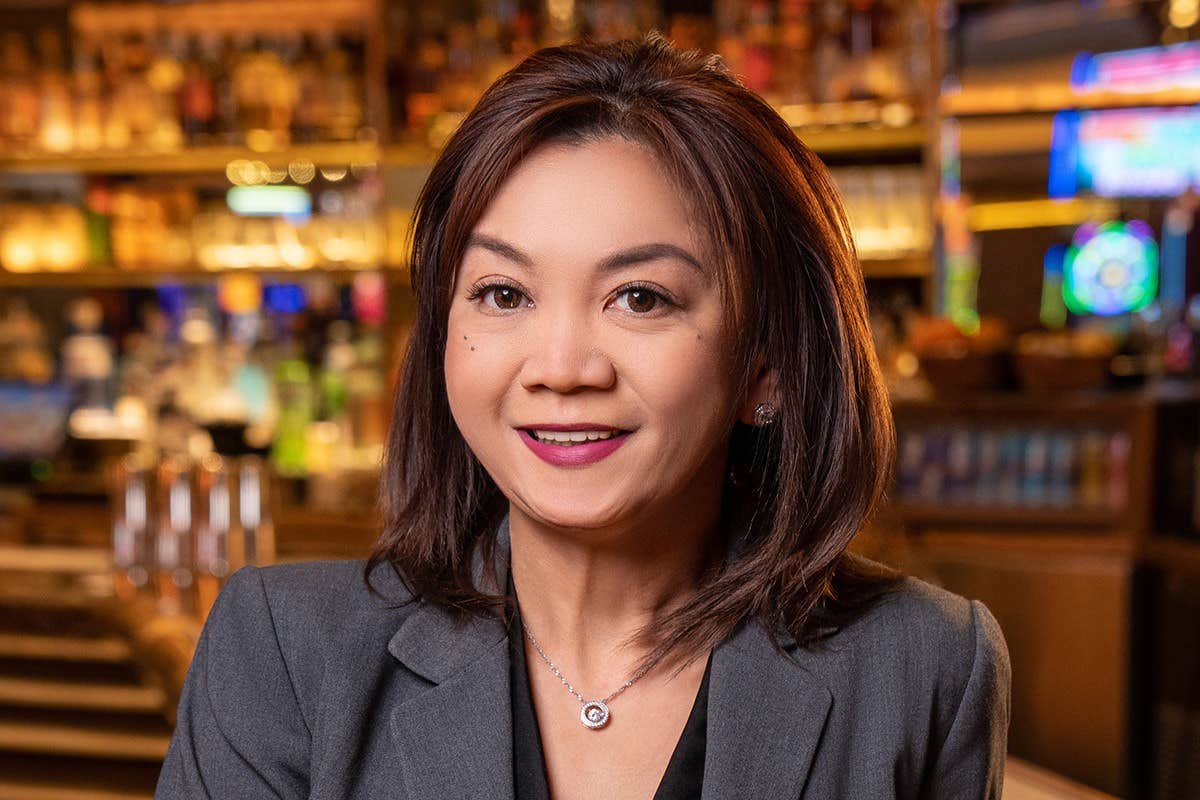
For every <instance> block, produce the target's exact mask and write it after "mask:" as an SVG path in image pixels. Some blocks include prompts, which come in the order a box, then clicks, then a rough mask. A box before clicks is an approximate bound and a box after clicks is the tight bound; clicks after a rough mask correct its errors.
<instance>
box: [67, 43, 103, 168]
mask: <svg viewBox="0 0 1200 800" xmlns="http://www.w3.org/2000/svg"><path fill="white" fill-rule="evenodd" d="M98 59H99V55H98V53H97V51H96V46H95V45H94V44H93V43H92V42H91V41H90V40H88V39H80V40H78V41H77V42H76V43H75V47H74V67H73V69H72V75H71V78H72V83H73V97H72V104H73V107H74V115H75V119H74V129H75V142H74V145H75V149H76V150H79V151H81V152H92V151H95V150H99V149H101V148H102V147H103V146H104V114H105V99H104V94H103V90H104V87H103V83H102V80H101V74H100V67H99V64H98V63H97V62H98Z"/></svg>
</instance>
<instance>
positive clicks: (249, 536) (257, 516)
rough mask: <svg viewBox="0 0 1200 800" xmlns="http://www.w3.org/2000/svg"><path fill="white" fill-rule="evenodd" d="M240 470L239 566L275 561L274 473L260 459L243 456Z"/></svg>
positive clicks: (239, 464) (239, 465)
mask: <svg viewBox="0 0 1200 800" xmlns="http://www.w3.org/2000/svg"><path fill="white" fill-rule="evenodd" d="M237 465H238V467H237V469H238V503H237V505H238V526H239V529H240V531H241V536H240V537H239V539H240V552H239V553H238V557H239V560H238V561H237V562H236V563H237V565H238V566H242V565H244V564H256V565H264V564H271V563H273V562H274V561H275V523H274V519H273V517H272V513H271V473H270V471H269V470H268V469H267V464H266V462H265V461H263V460H262V459H261V458H259V457H258V456H252V455H247V456H241V457H240V458H239V459H238V462H237Z"/></svg>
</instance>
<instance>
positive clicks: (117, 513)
mask: <svg viewBox="0 0 1200 800" xmlns="http://www.w3.org/2000/svg"><path fill="white" fill-rule="evenodd" d="M152 480H153V477H152V473H150V472H149V471H148V470H147V469H146V467H145V465H144V463H143V461H142V459H140V458H139V457H138V456H137V455H135V454H132V453H131V454H129V455H126V456H124V457H123V458H121V459H119V460H117V461H115V462H114V463H113V464H112V467H111V481H112V483H111V484H110V489H109V491H110V497H111V505H112V520H113V529H112V530H113V541H112V550H113V569H114V571H115V573H116V574H115V576H114V577H115V581H114V588H115V590H116V592H117V595H118V596H119V597H121V598H124V599H129V598H131V597H132V596H133V595H135V594H137V593H138V592H143V591H147V590H149V589H150V576H151V573H152V570H153V566H154V555H155V554H154V551H153V548H152V546H151V545H152V542H153V539H152V536H151V526H150V492H151V489H152Z"/></svg>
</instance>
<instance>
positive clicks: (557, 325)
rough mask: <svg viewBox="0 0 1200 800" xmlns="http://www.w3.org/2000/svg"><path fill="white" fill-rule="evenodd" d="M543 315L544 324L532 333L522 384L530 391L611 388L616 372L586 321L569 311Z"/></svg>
mask: <svg viewBox="0 0 1200 800" xmlns="http://www.w3.org/2000/svg"><path fill="white" fill-rule="evenodd" d="M543 313H544V316H543V317H542V321H543V323H544V324H540V325H536V326H533V327H531V329H530V331H529V339H528V343H529V344H528V350H527V352H526V356H525V361H524V364H523V365H522V367H521V374H520V379H521V384H522V385H523V386H524V387H525V388H526V389H528V390H530V391H536V390H538V389H541V388H545V389H550V390H551V391H554V392H560V393H567V392H573V391H577V390H579V389H581V388H592V389H608V388H610V387H611V386H612V385H613V382H614V381H615V379H616V370H615V369H614V367H613V363H612V359H610V358H609V357H608V356H607V355H606V353H605V352H604V349H603V348H602V347H601V346H600V344H599V338H598V337H597V336H596V333H595V331H594V330H593V329H592V327H591V325H590V324H589V323H588V322H587V320H584V319H581V317H580V316H579V315H578V314H575V313H572V312H571V311H570V310H568V309H561V310H560V311H559V312H557V313H553V314H546V313H545V312H543Z"/></svg>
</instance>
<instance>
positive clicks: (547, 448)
mask: <svg viewBox="0 0 1200 800" xmlns="http://www.w3.org/2000/svg"><path fill="white" fill-rule="evenodd" d="M534 430H542V431H571V430H588V431H607V430H615V429H614V428H612V427H610V426H607V425H592V424H582V425H550V424H547V425H537V426H531V428H528V429H527V428H518V429H517V433H518V434H519V435H520V437H521V441H523V442H524V443H525V445H526V446H527V447H528V448H529V449H530V450H532V451H533V452H534V454H535V455H537V457H538V458H540V459H542V460H543V461H545V462H546V463H547V464H553V465H554V466H556V467H582V466H586V465H588V464H594V463H595V462H597V461H599V460H600V459H602V458H605V457H607V456H609V455H611V454H612V453H613V452H615V451H616V449H617V448H618V447H620V446H621V445H623V444H624V443H625V440H626V439H628V438H629V434H630V431H622V432H620V433H616V434H614V435H613V436H611V437H609V438H607V439H597V440H595V441H590V442H580V443H577V444H556V443H554V442H544V441H541V440H539V439H538V438H537V437H536V436H534V435H533V431H534Z"/></svg>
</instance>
